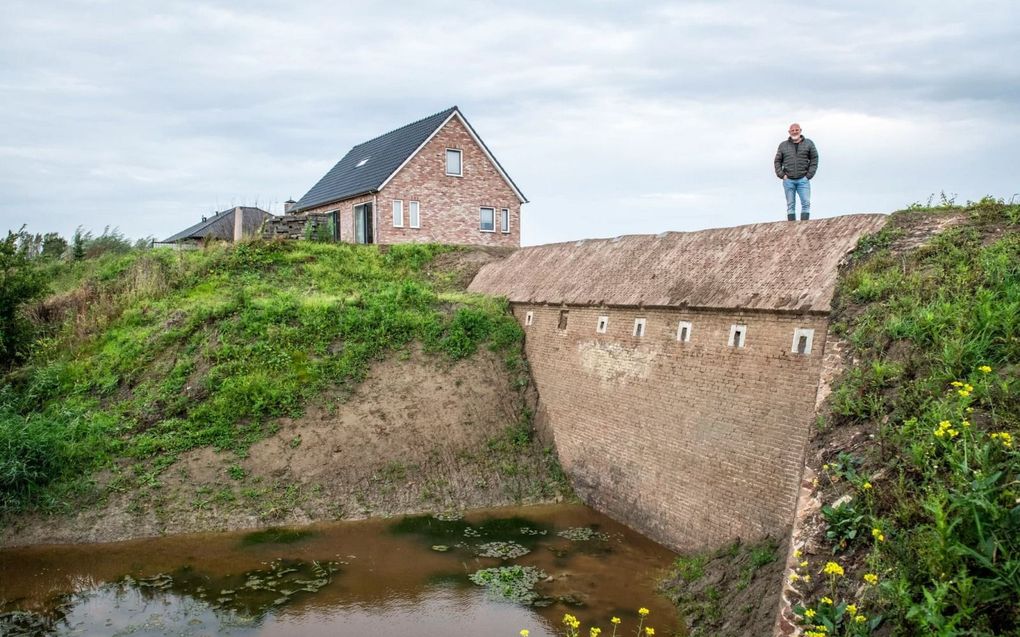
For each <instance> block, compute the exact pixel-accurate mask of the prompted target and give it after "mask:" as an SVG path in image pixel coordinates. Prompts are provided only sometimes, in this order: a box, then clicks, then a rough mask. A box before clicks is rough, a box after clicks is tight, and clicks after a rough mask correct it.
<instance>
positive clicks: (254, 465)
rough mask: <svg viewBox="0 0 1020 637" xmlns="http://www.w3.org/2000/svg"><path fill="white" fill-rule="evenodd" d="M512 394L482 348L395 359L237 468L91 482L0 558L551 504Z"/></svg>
mask: <svg viewBox="0 0 1020 637" xmlns="http://www.w3.org/2000/svg"><path fill="white" fill-rule="evenodd" d="M512 383H513V378H512V377H511V375H510V373H509V372H508V370H507V368H506V366H505V364H504V363H503V361H502V360H500V359H499V357H497V356H496V355H495V354H493V353H491V352H489V351H488V350H481V351H479V352H478V354H476V355H475V356H473V357H471V358H469V359H466V360H463V361H460V362H457V363H450V362H449V361H447V360H445V359H443V358H441V357H433V356H429V355H426V354H424V353H422V352H421V351H419V350H418V349H416V348H415V349H410V350H406V351H403V352H398V353H397V354H394V355H393V356H391V357H390V358H388V359H386V360H383V361H379V362H377V363H376V364H375V365H374V366H373V367H372V369H371V370H370V372H369V374H368V376H367V378H366V379H365V380H364V381H363V382H362V383H361V384H360V385H358V387H357V388H356V389H355V390H354V391H353V393H345V392H344V391H343V390H341V389H340V388H337V389H336V390H333V391H328V392H325V393H324V394H322V395H321V396H320V397H319V398H318V399H317V400H315V401H313V402H312V403H311V404H310V405H309V406H308V407H307V409H306V411H305V413H304V415H303V416H301V417H299V418H283V419H280V420H279V421H278V422H277V423H275V425H276V431H275V433H273V434H272V435H270V436H269V437H267V438H265V439H264V440H261V441H260V442H257V443H255V444H254V445H253V446H252V447H251V448H250V450H249V452H248V454H247V455H246V456H245V457H240V456H239V455H237V454H236V453H233V452H218V451H216V450H213V449H210V448H203V449H197V450H194V451H191V452H188V453H186V454H183V455H181V456H180V457H179V458H178V459H177V460H176V462H174V463H173V464H171V465H170V466H169V467H168V468H166V469H164V470H162V471H160V470H158V468H157V467H156V466H155V465H154V464H153V463H151V462H150V463H148V464H147V465H145V466H144V467H141V468H139V467H131V466H128V465H127V464H125V465H124V466H122V467H119V468H118V469H117V470H116V471H112V472H108V473H106V474H105V475H102V476H99V477H98V478H97V482H98V485H97V493H99V494H101V497H100V498H99V500H98V501H97V502H95V503H94V504H92V505H90V506H84V507H83V508H81V509H80V510H78V511H76V512H74V513H71V514H68V515H44V514H30V515H23V516H20V517H19V518H17V519H15V520H12V521H11V524H10V526H8V527H7V528H4V529H2V530H0V546H16V545H25V544H38V543H78V542H106V541H115V540H123V539H128V538H136V537H147V536H158V535H164V534H174V533H184V532H192V531H210V530H227V529H243V528H252V527H260V526H268V525H280V524H303V523H309V522H314V521H323V520H337V519H358V518H365V517H370V516H371V517H374V516H388V515H396V514H403V513H422V512H440V511H447V510H454V509H460V510H462V509H468V508H476V507H488V506H500V505H508V504H519V503H533V502H548V501H556V500H559V499H562V494H563V492H564V491H567V490H568V489H567V487H566V485H565V483H564V482H563V481H562V478H561V475H562V474H560V473H559V471H558V466H557V465H556V464H555V460H554V458H555V456H554V455H553V454H551V453H550V452H549V451H547V450H546V449H544V448H543V446H542V443H541V442H540V441H538V440H529V439H528V438H527V435H524V436H523V438H522V436H521V434H520V432H521V431H524V432H528V431H529V430H530V425H529V423H528V419H527V416H526V413H527V412H528V410H533V409H534V407H535V403H536V401H537V397H536V395H535V393H534V392H533V391H531V390H520V389H518V388H515V387H514V386H513V385H512ZM522 422H523V423H524V426H523V427H522V426H521V425H520V423H522ZM515 433H516V434H517V435H516V437H514V436H513V434H515ZM118 485H130V486H127V487H125V486H118Z"/></svg>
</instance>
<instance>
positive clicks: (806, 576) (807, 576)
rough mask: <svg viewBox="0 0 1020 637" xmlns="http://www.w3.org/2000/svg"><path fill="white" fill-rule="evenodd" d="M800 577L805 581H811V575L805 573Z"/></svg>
mask: <svg viewBox="0 0 1020 637" xmlns="http://www.w3.org/2000/svg"><path fill="white" fill-rule="evenodd" d="M801 579H803V580H804V581H805V582H810V581H811V576H810V575H805V576H804V577H802V578H801Z"/></svg>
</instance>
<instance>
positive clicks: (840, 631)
mask: <svg viewBox="0 0 1020 637" xmlns="http://www.w3.org/2000/svg"><path fill="white" fill-rule="evenodd" d="M942 215H949V216H952V217H953V218H954V219H956V220H958V223H956V224H955V225H952V227H950V228H948V229H946V230H944V231H943V232H941V233H940V234H938V235H937V236H935V237H934V238H933V239H931V240H930V241H928V242H927V243H926V244H924V245H921V246H918V247H915V248H913V249H910V250H897V249H896V248H895V246H896V242H897V240H898V239H900V238H901V237H903V236H905V235H906V233H907V231H909V230H910V229H911V228H912V227H914V226H915V225H916V224H917V223H919V222H922V221H925V220H930V219H933V218H935V219H937V218H938V217H940V216H942ZM1018 221H1020V206H1016V205H1006V204H1004V203H1002V202H1001V201H996V200H994V199H985V200H982V201H981V202H978V203H976V204H969V205H967V206H955V205H952V203H951V202H946V201H944V202H943V204H942V205H939V206H936V207H934V208H930V207H914V209H912V210H909V211H905V212H901V213H896V214H894V215H893V216H892V218H891V220H890V223H889V224H888V225H887V226H886V228H885V229H884V230H882V231H881V232H880V233H878V234H877V235H874V236H872V237H868V238H865V239H863V240H862V241H861V243H860V244H859V246H858V249H857V251H856V252H855V255H854V257H853V259H852V263H851V265H850V267H849V268H848V269H847V270H846V271H845V272H844V273H843V276H842V278H841V282H840V285H839V288H838V292H837V300H836V310H835V316H834V317H833V318H834V322H835V323H837V324H839V325H841V326H843V327H844V329H845V334H846V337H847V338H848V340H849V342H850V343H851V346H852V349H853V352H852V355H853V359H854V364H853V365H852V366H851V367H850V368H849V369H848V370H847V371H846V372H845V373H844V375H843V377H842V380H841V382H840V383H839V385H838V386H837V387H836V388H835V391H834V393H833V396H832V400H831V411H832V413H831V414H829V415H828V417H827V418H826V421H827V427H826V428H825V430H823V431H821V432H820V433H819V434H818V435H819V436H821V441H820V444H826V443H825V441H826V440H828V438H827V436H830V435H831V436H833V440H839V439H840V437H839V436H840V430H841V429H844V428H847V427H851V428H858V429H860V430H862V431H863V432H865V433H866V434H870V435H869V436H865V437H864V438H863V440H865V442H863V443H858V444H857V446H856V448H855V449H854V455H853V456H851V455H850V454H848V453H847V452H846V450H840V449H838V448H837V449H836V450H834V451H831V452H829V455H828V456H827V458H826V462H827V464H826V465H825V467H823V472H822V474H823V475H822V483H821V487H822V490H823V493H824V494H825V499H826V502H827V504H826V505H827V507H828V505H830V504H831V503H832V502H833V501H835V499H837V498H839V497H842V496H850V497H851V498H852V500H851V503H850V504H844V505H843V506H842V507H839V508H838V509H832V508H828V509H827V512H826V516H825V517H826V518H827V520H828V522H829V530H828V538H827V542H828V543H829V547H830V549H831V550H832V551H846V553H845V554H841V555H839V556H838V559H837V558H834V557H832V556H831V555H830V556H828V557H826V558H825V559H827V560H836V561H834V562H833V563H834V564H837V565H839V566H840V569H841V570H842V569H843V567H844V566H845V573H843V574H837V572H836V569H833V574H831V575H829V576H827V577H823V578H821V581H819V580H817V579H816V580H814V581H813V582H812V583H810V584H804V585H803V588H804V591H805V595H806V597H805V603H804V604H802V605H801V606H800V607H798V609H797V611H798V612H799V613H800V614H801V617H802V618H803V619H804V621H805V624H806V625H807V626H808V629H809V632H808V634H812V633H813V632H819V631H820V629H815V630H814V631H812V630H811V628H812V626H813V625H824V626H825V627H826V630H825V631H821V632H824V633H825V634H828V635H867V634H871V633H872V632H873V631H875V630H878V627H879V626H883V630H884V631H886V632H887V633H888V634H894V635H915V634H932V635H940V636H954V635H1020V607H1018V606H1017V604H1016V601H1017V600H1018V599H1020V506H1018V503H1020V499H1018V497H1020V486H1018V485H1020V440H1018V437H1020V232H1018V229H1020V228H1018V225H1017V224H1018ZM842 439H843V440H845V439H846V437H845V436H843V437H842ZM861 439H862V438H858V440H861ZM829 448H830V449H831V447H829ZM823 511H826V509H823ZM815 566H817V565H812V566H807V567H804V568H803V569H799V570H798V573H795V575H797V574H800V575H803V574H807V573H810V572H817V570H818V569H817V568H815ZM868 580H870V581H868ZM822 596H824V597H826V598H828V599H831V600H832V603H828V602H826V601H825V599H824V598H823V597H822Z"/></svg>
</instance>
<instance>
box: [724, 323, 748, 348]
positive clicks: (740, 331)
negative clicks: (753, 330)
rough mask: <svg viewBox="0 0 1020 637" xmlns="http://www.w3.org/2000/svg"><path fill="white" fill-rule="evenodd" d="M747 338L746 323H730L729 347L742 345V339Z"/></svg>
mask: <svg viewBox="0 0 1020 637" xmlns="http://www.w3.org/2000/svg"><path fill="white" fill-rule="evenodd" d="M745 339H747V326H746V325H731V326H730V341H729V343H728V344H729V346H730V347H743V346H744V340H745Z"/></svg>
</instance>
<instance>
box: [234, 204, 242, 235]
mask: <svg viewBox="0 0 1020 637" xmlns="http://www.w3.org/2000/svg"><path fill="white" fill-rule="evenodd" d="M243 236H244V209H243V208H241V206H238V207H236V208H234V243H237V242H238V241H240V240H241V238H242V237H243Z"/></svg>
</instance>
